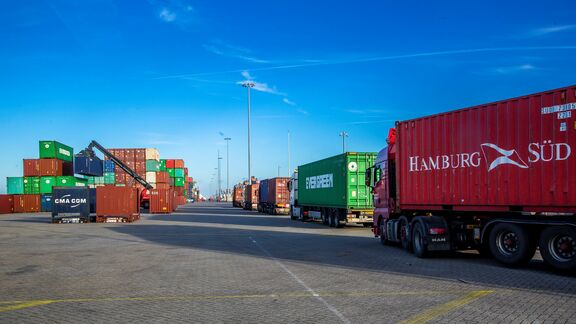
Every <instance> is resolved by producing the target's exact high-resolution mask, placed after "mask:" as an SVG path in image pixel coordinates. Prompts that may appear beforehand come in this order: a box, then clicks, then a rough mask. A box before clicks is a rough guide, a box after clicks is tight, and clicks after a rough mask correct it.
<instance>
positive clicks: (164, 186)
mask: <svg viewBox="0 0 576 324" xmlns="http://www.w3.org/2000/svg"><path fill="white" fill-rule="evenodd" d="M156 189H170V184H168V183H156Z"/></svg>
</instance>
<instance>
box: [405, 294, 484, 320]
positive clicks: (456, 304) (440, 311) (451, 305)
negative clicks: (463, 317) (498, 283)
mask: <svg viewBox="0 0 576 324" xmlns="http://www.w3.org/2000/svg"><path fill="white" fill-rule="evenodd" d="M493 292H494V291H493V290H476V291H473V292H471V293H469V294H468V295H466V296H464V297H463V298H460V299H456V300H453V301H451V302H448V303H446V304H442V305H440V306H436V307H433V308H431V309H429V310H427V311H425V312H423V313H420V314H417V315H415V316H413V317H410V318H409V319H407V320H404V321H402V322H400V323H402V324H420V323H426V322H429V321H431V320H433V319H436V318H438V317H440V316H442V315H445V314H447V313H449V312H451V311H453V310H455V309H458V308H460V307H462V306H464V305H467V304H470V303H471V302H473V301H475V300H477V299H480V298H482V297H484V296H486V295H488V294H491V293H493Z"/></svg>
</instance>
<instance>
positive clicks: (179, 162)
mask: <svg viewBox="0 0 576 324" xmlns="http://www.w3.org/2000/svg"><path fill="white" fill-rule="evenodd" d="M183 168H184V160H174V169H183Z"/></svg>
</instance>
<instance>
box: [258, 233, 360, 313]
mask: <svg viewBox="0 0 576 324" xmlns="http://www.w3.org/2000/svg"><path fill="white" fill-rule="evenodd" d="M249 238H250V240H251V241H252V243H254V244H256V246H257V247H258V248H259V249H260V250H261V251H262V252H264V254H266V255H267V256H268V257H269V258H270V259H272V260H273V261H274V262H276V264H278V265H279V266H280V268H282V269H283V270H284V271H286V273H288V274H289V275H290V276H291V277H292V278H294V280H296V282H298V283H299V284H300V285H301V286H302V287H304V289H306V291H308V292H309V293H310V294H311V295H312V296H314V297H316V299H318V300H319V301H320V302H321V303H322V304H324V306H326V308H328V309H329V310H330V311H331V312H332V313H334V315H336V316H338V318H339V319H340V320H341V321H342V323H350V321H349V320H348V319H347V318H346V317H345V316H344V315H342V313H340V312H339V311H338V310H337V309H336V307H334V306H332V305H330V304H329V303H328V302H327V301H326V300H324V298H322V297H321V296H320V295H319V294H318V293H317V292H316V291H314V289H312V288H310V287H308V285H307V284H306V283H304V281H302V280H301V279H300V278H298V276H296V275H295V274H294V273H293V272H292V271H290V269H288V268H287V267H286V266H285V265H284V264H282V262H280V260H278V259H277V258H276V257H274V256H273V255H272V254H271V253H270V252H268V250H266V249H265V248H264V247H263V246H262V245H260V244H258V242H256V241H255V240H254V239H253V238H252V237H251V236H249Z"/></svg>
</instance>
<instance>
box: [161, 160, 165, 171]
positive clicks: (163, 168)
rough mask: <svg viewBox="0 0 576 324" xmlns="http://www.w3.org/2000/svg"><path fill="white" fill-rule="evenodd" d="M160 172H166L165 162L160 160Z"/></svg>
mask: <svg viewBox="0 0 576 324" xmlns="http://www.w3.org/2000/svg"><path fill="white" fill-rule="evenodd" d="M160 171H166V160H160Z"/></svg>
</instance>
